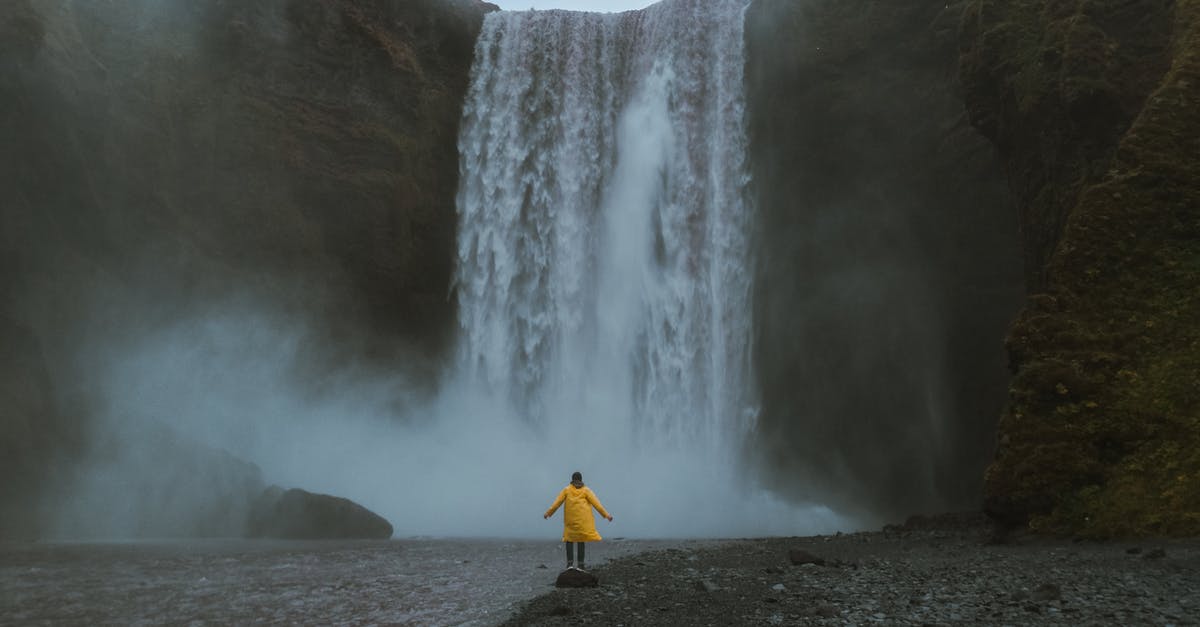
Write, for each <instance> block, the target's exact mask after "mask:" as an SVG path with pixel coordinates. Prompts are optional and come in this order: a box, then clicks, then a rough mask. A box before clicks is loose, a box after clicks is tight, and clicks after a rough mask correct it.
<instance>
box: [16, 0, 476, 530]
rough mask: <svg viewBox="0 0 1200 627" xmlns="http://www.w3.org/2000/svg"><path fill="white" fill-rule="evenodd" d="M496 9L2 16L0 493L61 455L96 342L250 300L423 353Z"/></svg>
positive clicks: (279, 4) (327, 340) (288, 2)
mask: <svg viewBox="0 0 1200 627" xmlns="http://www.w3.org/2000/svg"><path fill="white" fill-rule="evenodd" d="M494 9H495V7H494V6H492V5H488V4H485V3H482V2H479V1H477V0H411V1H408V0H406V1H404V2H392V1H387V0H366V1H361V0H359V1H350V0H333V1H320V0H272V1H268V2H254V3H242V2H225V1H223V0H205V1H202V2H156V1H148V0H147V1H133V2H122V3H116V4H113V3H100V4H96V3H76V2H64V1H60V0H13V1H11V2H5V3H3V5H2V6H0V103H2V104H0V146H2V147H3V148H2V149H0V189H3V190H4V191H3V201H2V202H0V225H2V227H3V228H2V229H0V260H2V262H3V265H4V268H3V273H0V278H3V283H2V287H3V292H4V297H5V298H4V302H3V304H2V307H3V310H2V311H0V314H3V315H0V336H2V337H0V339H2V340H3V344H4V346H5V347H6V349H5V351H4V352H3V357H0V362H2V363H0V374H5V375H7V374H8V373H11V372H17V373H21V376H20V377H15V378H12V377H7V376H6V377H5V379H4V383H5V387H4V392H5V399H4V401H5V407H4V411H5V415H4V420H3V421H2V422H0V448H2V449H3V450H4V451H5V453H6V454H5V455H4V456H3V460H2V461H0V464H2V465H3V468H0V473H2V474H3V475H4V476H5V477H6V478H5V480H4V481H5V486H4V487H5V490H4V496H5V497H6V500H7V501H8V502H15V501H18V500H20V499H19V498H18V496H14V495H10V494H9V493H10V492H13V493H15V492H20V493H22V494H25V493H28V492H32V491H36V488H35V487H33V486H36V484H37V482H38V480H39V477H44V475H45V472H46V468H47V467H48V466H49V460H51V459H53V458H54V457H55V456H56V455H59V454H62V455H66V456H68V457H70V456H71V455H74V454H75V452H77V451H76V449H77V448H78V446H77V445H78V442H77V441H78V440H79V434H80V432H81V431H82V429H83V425H84V424H85V423H86V422H87V420H88V413H89V410H90V407H89V406H88V401H87V400H86V398H85V397H86V390H82V389H81V385H82V384H81V381H82V380H85V379H87V376H88V373H87V372H83V371H81V370H80V368H81V367H80V366H79V365H78V364H77V363H76V359H75V358H76V354H77V352H78V351H79V350H80V348H81V347H83V346H86V345H89V344H91V343H93V342H94V341H96V340H101V341H120V339H121V338H123V337H136V336H138V335H139V334H141V333H144V332H147V331H149V330H151V329H153V328H154V327H155V326H156V325H158V324H160V323H165V322H168V321H170V320H172V319H177V318H179V317H181V316H186V315H189V314H191V313H192V312H195V311H200V310H203V308H205V307H208V306H210V305H211V304H213V303H214V302H220V301H222V300H227V299H238V298H249V299H252V300H254V301H255V302H259V303H267V304H269V305H270V306H271V307H273V308H275V309H277V310H282V311H287V312H289V314H295V315H296V316H297V317H303V318H306V319H308V320H310V321H311V322H312V326H313V328H317V329H320V335H321V338H320V339H321V342H322V345H323V346H326V347H328V346H336V347H340V348H349V350H347V351H345V354H351V353H352V354H354V355H355V356H361V355H367V356H368V357H373V358H377V359H379V360H383V361H384V362H385V363H386V362H388V361H389V360H391V361H395V360H396V359H397V357H398V355H399V354H400V352H399V351H401V350H404V351H405V353H404V354H405V355H415V356H416V357H417V359H415V360H411V361H417V362H419V361H421V360H427V361H429V362H431V363H432V361H433V360H434V359H435V358H436V355H437V354H438V352H439V351H440V350H441V349H442V348H443V345H444V344H445V342H446V340H447V339H448V337H449V332H450V330H451V329H452V327H453V321H454V304H453V302H452V299H450V298H449V294H448V285H449V283H450V275H451V270H452V259H453V254H454V244H453V242H454V236H455V235H454V231H455V220H456V217H455V208H454V196H455V192H456V187H457V179H458V161H457V147H456V137H457V127H458V121H459V120H458V118H459V115H460V111H461V103H462V98H463V94H464V92H465V89H466V86H467V78H468V73H469V69H470V63H471V58H472V54H473V48H474V41H475V37H476V35H477V33H478V30H479V28H480V25H481V23H482V19H483V15H484V14H485V13H486V12H487V11H489V10H494ZM364 329H365V331H364ZM9 346H16V347H19V348H20V350H11V351H10V350H8V348H7V347H9ZM316 354H320V355H321V359H322V363H321V364H320V366H319V367H321V368H324V367H327V366H328V365H329V364H328V361H329V360H337V359H338V353H337V352H336V351H333V352H326V351H324V350H323V351H322V352H321V353H314V355H316ZM10 384H11V385H10ZM10 388H11V389H10ZM10 396H12V397H13V399H15V400H12V402H8V401H9V400H10V399H9V397H10ZM17 397H19V398H17ZM56 399H58V400H57V401H56ZM64 399H65V400H64ZM71 434H74V435H71ZM10 477H24V478H25V479H23V480H22V482H21V485H23V486H27V488H21V489H20V490H17V489H16V488H15V487H13V486H15V485H16V484H15V483H10V481H9V478H10ZM10 488H11V489H10ZM8 497H10V498H8ZM14 511H27V512H28V511H32V508H30V507H26V506H25V505H17V506H15V510H14ZM16 520H17V517H10V516H8V515H7V512H6V515H5V516H4V524H5V526H6V527H12V526H14V525H18V523H17V522H14V521H16ZM3 531H5V529H0V532H3Z"/></svg>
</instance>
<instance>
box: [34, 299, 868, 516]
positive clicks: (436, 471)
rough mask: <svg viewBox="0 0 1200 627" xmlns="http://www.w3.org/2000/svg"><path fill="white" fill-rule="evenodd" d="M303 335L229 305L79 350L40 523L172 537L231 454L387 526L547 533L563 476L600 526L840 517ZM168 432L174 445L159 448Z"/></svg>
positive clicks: (218, 482)
mask: <svg viewBox="0 0 1200 627" xmlns="http://www.w3.org/2000/svg"><path fill="white" fill-rule="evenodd" d="M313 335H314V334H313V333H312V330H311V329H307V328H305V326H304V324H303V323H302V322H300V321H298V320H295V319H290V318H289V317H288V316H287V315H286V314H283V313H280V312H278V311H271V309H270V308H269V307H268V306H263V305H257V306H253V305H251V304H250V303H248V302H246V301H244V300H243V301H241V302H237V303H230V304H228V305H225V306H221V307H216V308H214V309H213V310H211V311H207V312H204V314H203V316H201V317H198V318H195V319H190V320H183V321H179V322H177V323H176V324H173V325H171V326H169V327H166V328H164V329H161V330H160V331H158V332H154V333H149V334H146V335H145V336H144V337H142V338H141V339H139V340H138V341H137V342H135V343H133V344H131V345H130V344H121V345H116V346H98V347H94V348H93V349H92V350H89V351H88V354H89V356H90V357H89V359H92V360H95V362H94V363H96V364H105V367H103V368H99V369H97V371H98V372H102V373H103V375H102V379H101V381H100V383H101V384H100V387H101V388H102V389H103V391H104V392H103V397H102V399H100V400H99V402H98V403H97V405H98V406H101V407H103V408H104V409H103V411H102V412H101V413H100V414H99V415H97V416H95V419H94V421H93V423H92V424H91V431H92V432H91V434H90V436H89V439H90V440H91V442H92V443H93V444H92V449H91V450H92V452H91V454H90V455H89V456H88V457H86V458H85V460H84V462H83V463H82V464H81V465H80V466H78V467H77V468H76V469H75V473H74V474H73V475H72V479H71V481H69V482H68V483H67V486H66V487H65V488H64V489H63V490H62V491H61V492H60V493H59V496H60V498H61V500H60V501H58V502H55V503H52V504H51V507H52V508H53V509H54V514H55V521H56V523H55V526H54V528H53V531H52V535H53V536H55V537H61V538H87V537H99V538H122V537H147V536H150V537H155V536H158V535H170V532H171V531H174V532H175V533H180V532H181V531H187V530H189V529H191V527H189V524H191V521H189V520H188V519H189V518H192V519H194V518H198V517H200V516H201V515H202V512H204V510H205V509H206V508H211V507H212V506H213V505H212V502H211V501H212V499H213V497H212V495H213V494H214V490H216V491H217V492H220V489H221V488H223V487H227V486H228V484H231V483H236V482H238V481H244V480H245V479H244V477H245V475H244V474H241V473H242V471H243V470H245V469H244V466H246V465H247V464H246V462H252V463H253V464H254V465H255V466H257V468H258V469H260V470H261V479H262V481H263V482H264V483H266V484H278V485H281V486H285V487H294V486H302V487H304V488H305V489H307V490H310V491H315V492H322V493H328V494H336V495H341V496H345V497H348V498H350V499H352V500H355V501H357V502H359V503H361V504H363V505H365V506H367V507H368V508H370V509H372V510H373V511H375V512H377V513H379V514H381V515H383V516H384V517H385V518H387V519H388V520H389V521H390V522H392V524H393V526H394V528H395V533H396V536H397V537H412V536H431V537H463V536H471V537H519V538H535V537H554V536H555V535H556V534H557V533H558V529H557V527H556V525H557V524H558V523H557V522H554V523H548V522H546V521H543V520H542V518H541V513H542V512H543V511H544V510H545V508H546V507H547V506H548V505H549V504H550V502H551V501H552V500H553V498H554V496H555V495H556V494H557V491H558V490H560V489H561V488H562V487H563V486H564V485H565V484H566V483H567V481H568V480H569V476H570V473H571V472H572V471H574V470H581V471H582V472H583V473H584V477H585V480H586V481H587V482H588V483H589V485H591V486H592V488H593V490H595V491H596V492H597V494H598V495H599V496H600V498H601V499H602V501H603V502H604V504H605V506H606V507H607V508H608V509H609V511H610V512H611V513H613V514H614V516H615V517H616V522H615V523H613V524H612V525H611V526H602V527H601V529H600V531H601V532H602V533H604V534H605V535H611V536H621V537H631V538H654V537H740V536H758V535H778V534H785V533H797V532H819V531H827V530H832V529H839V528H845V525H847V524H848V523H847V521H845V520H842V519H840V518H838V517H837V516H835V515H834V514H833V513H832V512H830V511H828V510H825V509H823V508H819V507H813V508H807V509H797V508H795V507H794V506H792V505H789V504H785V503H783V502H780V501H778V500H777V499H775V498H774V497H772V496H771V495H770V494H769V493H767V492H765V491H759V492H756V491H747V490H746V488H745V487H744V485H743V484H742V483H741V482H739V481H735V480H733V479H732V478H731V477H729V476H727V475H725V474H724V473H723V472H722V471H721V469H719V468H717V467H714V466H713V465H712V464H710V463H709V460H706V459H702V458H696V457H694V456H691V455H689V454H688V452H687V451H663V450H654V449H639V448H638V447H636V446H632V445H631V444H633V443H631V442H628V441H623V440H622V438H620V437H609V438H596V437H593V435H594V434H589V433H586V432H584V433H580V432H570V433H563V432H562V431H563V430H562V429H557V430H556V429H550V430H546V429H543V428H541V427H538V426H536V425H534V424H531V423H530V422H529V421H528V420H527V419H526V418H525V417H523V416H519V415H516V414H515V413H512V412H509V411H505V410H504V409H503V407H504V403H503V402H498V399H496V398H494V397H489V396H487V395H484V394H481V393H480V392H479V391H478V390H476V389H472V387H471V386H469V385H465V384H463V383H462V382H461V381H458V380H455V378H454V377H450V379H449V382H448V383H447V384H446V386H445V387H444V388H443V389H442V390H440V392H439V393H438V394H437V395H436V397H434V398H422V396H423V394H422V393H421V392H420V391H419V390H418V389H415V388H414V387H412V386H406V382H405V380H404V377H403V375H401V374H400V373H396V372H381V371H369V370H363V369H355V368H350V369H344V370H334V371H325V370H323V369H322V368H321V367H320V364H319V363H312V361H311V360H312V359H313V356H312V355H311V354H310V353H309V352H308V351H306V350H305V348H304V347H305V344H306V343H307V342H309V341H310V340H308V339H306V338H311V337H312V336H313ZM317 359H319V357H317ZM561 418H562V419H563V420H562V421H563V422H570V421H569V420H567V419H568V418H569V417H567V416H563V417H561ZM170 439H174V440H175V441H176V442H182V443H186V445H185V446H182V447H180V448H174V446H175V445H172V447H168V448H167V449H166V450H168V451H172V452H173V454H172V455H170V456H167V455H164V454H163V453H162V452H161V451H162V450H163V448H164V440H170ZM195 448H199V449H200V450H209V451H223V452H226V453H227V456H225V457H223V458H221V461H222V463H220V464H211V463H205V462H203V461H199V462H196V463H189V461H188V460H187V459H186V458H181V456H180V455H179V454H178V452H177V451H180V450H182V451H190V450H193V449H195ZM185 457H186V456H185ZM241 460H245V461H241Z"/></svg>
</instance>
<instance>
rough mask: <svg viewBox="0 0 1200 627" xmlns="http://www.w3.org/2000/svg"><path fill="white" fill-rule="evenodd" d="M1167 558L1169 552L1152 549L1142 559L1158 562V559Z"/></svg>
mask: <svg viewBox="0 0 1200 627" xmlns="http://www.w3.org/2000/svg"><path fill="white" fill-rule="evenodd" d="M1166 556H1167V552H1166V551H1164V550H1162V549H1161V548H1159V549H1150V551H1149V552H1147V553H1146V554H1145V555H1143V556H1142V559H1146V560H1157V559H1162V558H1164V557H1166Z"/></svg>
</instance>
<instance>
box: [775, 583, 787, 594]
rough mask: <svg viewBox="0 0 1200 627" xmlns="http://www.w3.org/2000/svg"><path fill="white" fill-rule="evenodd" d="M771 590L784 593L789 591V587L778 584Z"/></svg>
mask: <svg viewBox="0 0 1200 627" xmlns="http://www.w3.org/2000/svg"><path fill="white" fill-rule="evenodd" d="M771 589H772V590H774V591H776V592H783V591H784V590H787V586H784V585H783V584H781V583H777V584H775V585H773V586H771Z"/></svg>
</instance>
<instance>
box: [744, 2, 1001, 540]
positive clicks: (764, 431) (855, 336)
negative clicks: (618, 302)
mask: <svg viewBox="0 0 1200 627" xmlns="http://www.w3.org/2000/svg"><path fill="white" fill-rule="evenodd" d="M963 5H964V3H962V2H944V1H942V0H923V1H918V2H894V1H890V0H815V1H810V2H792V1H789V0H755V2H753V3H751V5H750V7H749V9H748V11H747V13H746V46H747V47H746V51H747V65H746V86H747V117H748V126H749V133H750V138H749V139H750V159H751V167H752V171H753V175H754V176H753V179H754V194H755V198H756V201H757V202H756V209H757V211H758V212H759V214H760V215H759V218H758V220H759V225H758V232H759V238H760V244H761V245H760V246H759V247H758V248H757V250H756V256H757V258H758V261H759V265H758V268H757V269H756V281H755V289H756V293H755V300H754V309H755V324H754V329H755V332H756V337H755V339H754V342H755V347H754V351H753V354H754V355H755V360H756V363H755V370H756V374H757V377H758V380H759V382H760V385H761V388H762V394H761V398H762V413H761V417H760V420H759V431H760V435H761V436H762V437H761V447H762V450H763V451H764V452H763V455H764V456H765V457H767V458H769V459H770V465H771V467H772V472H770V473H769V476H771V477H773V478H775V479H776V480H777V481H778V483H779V486H778V487H779V488H780V489H781V490H783V491H787V490H788V489H790V488H796V487H797V486H801V487H802V489H799V490H797V498H799V499H803V500H811V499H816V500H818V501H821V502H824V503H833V504H835V506H838V507H841V508H846V510H847V511H850V510H851V509H852V508H855V507H863V504H864V503H869V504H870V505H868V506H867V509H869V510H871V511H869V512H865V514H866V517H867V518H868V519H869V518H870V517H871V516H874V517H877V518H879V519H883V520H895V519H897V518H899V517H900V516H903V515H905V514H908V513H910V512H912V511H914V510H917V511H944V510H947V509H966V508H968V507H977V506H978V495H979V492H980V489H981V483H982V475H983V470H984V467H985V466H986V463H987V459H988V457H989V456H990V453H991V450H992V441H993V440H992V438H993V434H994V429H995V424H996V417H997V415H998V414H999V412H1000V410H1001V408H1002V407H1003V405H1004V395H1005V390H1006V381H1007V373H1006V372H1005V370H1004V356H1003V347H1002V346H1001V343H1000V338H1001V337H1002V336H1003V334H1004V331H1005V328H1006V327H1007V325H1008V324H1009V323H1010V321H1011V320H1012V317H1013V316H1014V315H1015V312H1016V311H1017V310H1018V308H1019V307H1020V302H1021V294H1022V287H1023V286H1022V278H1021V268H1020V263H1021V260H1020V249H1019V243H1018V228H1017V220H1016V216H1015V214H1014V210H1013V197H1012V195H1011V192H1010V191H1009V189H1008V186H1007V183H1006V181H1005V178H1004V173H1003V170H1002V167H1001V163H1000V160H999V159H998V157H997V155H996V151H995V149H994V148H993V147H992V146H990V145H989V144H988V141H987V139H986V138H985V137H984V136H983V135H982V134H981V133H979V132H978V131H977V130H976V129H974V128H972V127H971V125H970V124H969V122H968V119H967V116H966V111H965V109H964V106H963V101H962V94H961V90H962V86H961V85H960V84H959V83H958V81H957V80H956V74H957V72H956V70H957V58H958V25H959V22H960V19H961V15H962V11H963ZM899 469H903V471H900V470H899Z"/></svg>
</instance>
